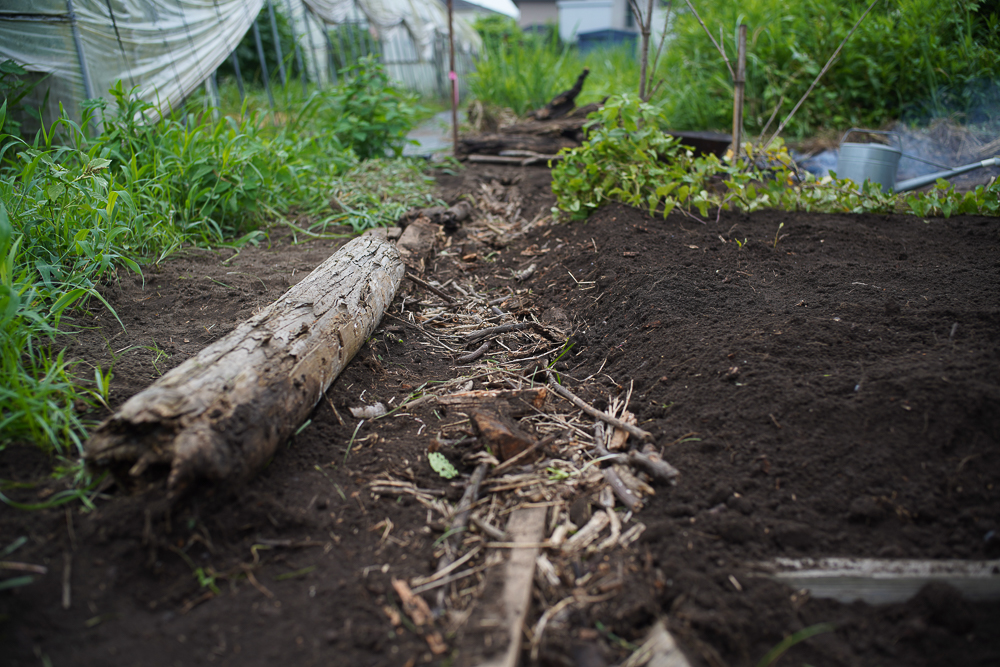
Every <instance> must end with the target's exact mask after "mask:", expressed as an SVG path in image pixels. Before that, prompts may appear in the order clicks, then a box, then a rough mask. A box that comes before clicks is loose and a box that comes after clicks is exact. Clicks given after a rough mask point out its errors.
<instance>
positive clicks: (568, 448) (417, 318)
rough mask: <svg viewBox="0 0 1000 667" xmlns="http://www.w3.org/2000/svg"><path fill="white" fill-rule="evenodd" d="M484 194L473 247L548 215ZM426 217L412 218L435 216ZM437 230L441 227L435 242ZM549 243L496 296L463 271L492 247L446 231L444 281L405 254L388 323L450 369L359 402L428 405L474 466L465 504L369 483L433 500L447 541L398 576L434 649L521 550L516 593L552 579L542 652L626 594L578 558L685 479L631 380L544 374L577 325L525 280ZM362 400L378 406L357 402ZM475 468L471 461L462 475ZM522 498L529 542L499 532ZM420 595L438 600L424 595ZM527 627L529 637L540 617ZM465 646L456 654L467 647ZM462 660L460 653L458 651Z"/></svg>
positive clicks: (512, 193) (408, 412)
mask: <svg viewBox="0 0 1000 667" xmlns="http://www.w3.org/2000/svg"><path fill="white" fill-rule="evenodd" d="M511 157H513V156H511ZM475 200H476V201H475V206H474V207H472V209H471V212H470V214H469V217H468V219H467V220H466V221H465V223H464V224H463V229H464V230H465V232H466V238H469V239H471V240H472V242H474V243H478V244H480V245H485V246H490V247H492V248H501V249H502V247H503V246H504V245H505V244H506V243H508V242H509V240H510V238H516V237H517V236H520V235H523V234H525V233H527V231H529V230H530V229H532V228H534V227H536V226H540V225H545V224H548V222H549V220H550V218H547V217H542V216H540V217H538V218H535V219H534V220H531V221H527V220H525V219H524V218H522V217H521V215H520V213H521V208H522V202H521V199H520V196H519V194H518V191H517V186H516V184H507V185H504V184H501V183H499V182H497V181H491V182H489V183H483V184H482V185H481V187H480V191H479V192H478V193H476V197H475ZM425 213H426V210H424V212H420V215H419V216H418V217H417V219H421V218H426V217H428V216H427V215H425ZM553 236H554V235H553ZM443 238H444V237H443V236H442V235H439V236H438V242H439V243H442V239H443ZM552 242H553V243H555V241H554V240H553V241H552ZM453 244H454V246H453ZM550 249H551V248H549V241H546V242H545V244H544V247H541V248H539V247H538V246H537V245H536V246H534V247H533V248H531V249H529V250H528V251H526V252H525V253H522V254H523V255H524V258H521V257H518V258H516V259H517V261H518V262H520V263H521V265H520V268H516V269H514V270H513V271H512V272H511V276H510V278H509V281H510V282H509V283H508V285H507V286H506V287H505V288H503V289H501V290H499V291H489V290H488V289H487V287H486V285H485V283H483V282H479V281H478V279H477V278H475V277H473V276H470V275H469V273H468V272H469V270H470V269H469V262H468V261H464V260H463V258H464V257H468V256H470V255H473V254H474V255H476V256H477V257H483V258H487V259H488V255H489V251H488V250H483V249H474V250H473V251H470V250H469V248H468V246H467V244H466V243H465V242H463V243H462V244H461V247H459V244H458V243H455V242H454V241H453V240H447V239H446V240H444V241H443V249H442V248H436V249H435V251H434V254H433V259H430V260H428V261H433V262H435V263H436V264H437V265H438V267H439V268H440V263H441V262H451V263H452V267H453V269H454V270H453V271H452V272H451V273H450V274H449V275H455V276H456V277H453V278H451V279H449V280H443V281H438V280H433V279H432V278H430V277H428V276H424V277H418V276H417V275H411V273H417V270H416V269H414V265H413V264H412V263H411V265H410V273H408V274H407V277H408V278H410V283H411V285H410V286H409V288H408V290H407V294H405V295H404V297H403V299H402V303H401V304H399V302H397V304H394V305H393V308H392V309H391V310H390V311H389V313H388V317H387V318H386V325H387V326H391V327H393V328H392V331H393V334H392V335H394V336H395V335H404V334H402V333H397V332H406V334H405V335H413V336H414V337H415V338H416V339H417V340H419V341H420V343H419V344H420V345H421V346H424V347H425V348H426V350H427V353H428V354H436V355H442V356H444V355H446V356H447V358H448V359H449V360H451V363H452V367H453V368H454V373H455V377H453V378H451V379H449V380H446V381H444V382H434V383H430V382H428V383H425V384H423V385H421V386H420V387H417V388H415V389H412V391H411V393H410V394H409V395H408V396H407V397H406V398H404V399H403V400H402V401H400V402H399V403H398V404H396V405H390V406H388V408H387V411H386V412H385V413H383V414H380V415H378V416H370V413H358V414H355V412H354V409H352V414H354V415H355V417H357V418H365V419H393V418H398V417H404V418H417V415H416V414H414V411H415V410H417V409H423V410H426V409H433V410H434V411H435V415H436V417H437V418H438V419H437V424H436V425H431V424H433V423H434V422H433V421H430V420H428V421H429V423H428V425H429V428H428V432H427V433H426V434H425V435H424V436H422V437H427V438H428V440H427V442H428V444H429V445H430V444H431V443H433V447H434V451H437V452H441V453H442V454H444V455H445V456H446V457H448V458H449V459H450V460H451V461H452V462H453V463H454V464H455V465H456V467H458V468H459V470H464V471H466V474H465V475H464V476H463V477H460V478H458V479H455V480H452V482H451V483H452V484H453V485H458V486H459V487H460V488H462V489H463V491H464V493H463V496H462V499H461V501H459V502H457V503H453V502H449V501H448V500H447V499H446V498H445V495H446V492H445V490H444V487H445V485H444V484H442V488H437V489H432V488H421V487H418V486H417V485H416V484H414V483H413V481H412V480H413V479H414V477H413V475H412V472H411V473H409V474H408V475H403V476H404V477H406V479H400V478H399V477H400V476H401V475H400V474H390V473H384V474H382V475H380V476H379V477H378V478H376V479H374V480H372V481H371V482H370V483H369V486H368V488H369V491H370V492H371V494H372V496H373V497H375V498H376V500H377V499H378V498H379V497H383V498H385V499H387V500H390V501H394V500H395V499H396V498H398V497H400V496H403V495H406V496H410V497H412V498H414V499H415V500H417V502H419V503H420V504H421V505H422V506H424V507H425V508H426V510H427V526H428V529H429V530H430V531H431V534H435V533H436V534H437V536H438V537H437V538H436V540H435V549H436V550H435V553H434V558H435V559H436V560H437V567H435V568H429V570H428V571H426V572H424V573H422V574H421V575H420V576H415V577H413V578H411V579H409V580H408V581H404V580H400V579H395V580H393V588H394V590H395V591H396V594H397V595H398V596H399V598H400V603H401V608H402V613H403V614H405V616H406V617H407V618H409V619H411V620H412V622H413V625H414V626H415V627H417V628H419V629H420V633H421V634H422V635H423V636H424V638H425V639H426V641H427V643H428V646H429V648H430V649H431V651H432V653H434V654H435V655H440V654H442V653H443V652H445V651H447V650H449V648H448V647H447V646H446V645H445V643H444V641H443V639H441V638H442V634H441V630H444V631H445V634H446V635H447V636H448V637H449V638H450V637H452V636H457V637H461V636H462V633H463V632H465V630H467V629H468V625H469V623H470V622H471V621H470V620H469V619H470V618H473V619H474V618H475V617H474V615H473V614H474V609H475V607H476V605H477V604H481V603H482V600H484V598H483V596H484V592H485V591H486V590H487V587H488V582H489V581H490V579H491V577H493V578H494V579H495V578H496V577H497V576H499V577H501V579H502V578H503V576H505V575H504V574H503V571H504V570H505V568H503V567H498V565H500V564H502V563H509V562H511V559H512V558H514V555H515V554H521V556H518V558H517V562H518V563H520V564H519V565H518V572H519V574H518V580H519V581H520V588H519V590H518V595H523V591H524V586H528V587H529V588H530V587H531V586H536V587H538V586H540V587H549V588H550V589H551V590H550V591H549V592H547V593H546V594H545V595H542V596H534V597H533V598H532V599H535V598H537V599H540V600H550V601H551V602H550V603H548V604H547V605H543V608H542V609H538V610H536V613H537V615H535V616H534V618H538V619H539V621H538V622H533V623H534V625H535V630H536V636H537V638H538V639H537V641H533V642H532V646H531V649H532V654H533V655H536V656H537V654H538V650H539V648H540V642H541V641H542V633H544V631H545V629H546V627H547V626H548V627H549V628H551V627H554V626H553V624H557V623H559V622H561V621H559V619H560V618H562V615H563V613H564V611H565V610H569V609H570V608H572V609H582V608H585V607H586V606H588V605H590V604H594V603H595V602H597V601H599V600H604V599H608V598H609V597H611V596H614V595H617V594H618V591H619V590H620V589H621V582H622V578H623V576H624V574H623V573H619V572H615V571H612V572H610V573H609V572H602V573H600V574H599V575H598V574H597V573H585V574H583V575H582V576H581V575H580V574H579V573H578V572H575V571H574V562H575V563H577V567H579V563H580V561H581V559H583V560H586V559H587V556H588V555H589V554H594V553H605V554H606V553H609V552H612V551H614V550H623V549H629V548H632V545H634V543H635V542H636V541H637V540H638V539H639V538H640V536H641V535H642V534H643V532H644V531H645V528H646V527H645V525H644V524H643V523H642V522H641V521H639V520H638V519H637V517H638V516H639V515H640V513H641V511H642V508H643V499H644V498H647V497H648V496H650V495H653V494H655V493H656V490H657V487H658V486H659V485H666V484H672V483H675V482H676V478H677V476H678V475H679V472H678V471H677V470H676V468H674V467H673V466H671V465H670V464H669V463H668V462H666V461H664V460H663V458H662V456H661V452H660V451H659V450H658V449H657V446H656V444H654V442H653V440H654V437H653V434H652V433H650V432H648V431H646V430H645V429H643V428H641V427H640V426H639V424H638V419H637V418H636V416H635V414H634V413H632V412H631V411H629V409H628V408H629V402H630V399H631V393H632V391H631V387H628V388H627V390H622V388H621V387H620V386H618V390H617V391H614V392H613V393H612V395H610V396H608V395H607V393H606V392H607V390H606V389H605V388H604V387H603V386H600V385H597V384H596V382H595V383H592V384H590V383H589V381H590V378H588V380H585V381H583V382H582V383H580V382H577V381H576V380H573V379H572V378H570V377H568V376H567V375H566V374H565V373H562V374H561V377H560V378H558V379H557V378H556V377H555V375H554V374H553V373H552V372H551V364H552V363H553V361H554V359H556V358H557V356H558V355H561V354H563V350H564V349H565V343H566V341H567V339H568V338H569V333H570V332H569V331H565V330H561V329H560V328H559V327H558V326H553V324H552V323H551V322H548V321H543V320H540V319H539V318H540V313H539V312H537V311H535V310H533V307H532V302H531V295H530V293H529V291H528V289H527V288H526V285H527V283H526V282H525V281H527V280H529V279H530V278H532V277H535V278H537V277H538V276H539V275H544V274H545V271H546V265H545V262H544V259H538V260H536V261H531V260H530V259H525V258H544V256H545V255H546V253H547V252H548V251H549V250H550ZM522 284H524V285H525V287H522V286H521V285H522ZM573 383H576V384H573ZM571 386H572V389H571V388H570V387H571ZM616 386H617V385H616ZM601 394H603V395H604V396H603V397H602V398H606V399H607V406H608V407H607V409H606V410H598V409H596V408H595V407H594V406H593V405H592V404H591V403H590V402H587V401H585V400H583V398H581V396H587V397H595V398H596V396H598V395H601ZM562 399H565V401H564V400H562ZM368 407H373V406H364V407H363V408H361V409H365V408H368ZM361 415H364V416H363V417H362V416H361ZM498 424H500V425H502V426H503V428H502V429H501V428H499V427H498V426H497V425H498ZM501 431H503V432H506V433H507V434H508V435H510V434H513V435H514V436H516V437H514V438H513V440H516V442H507V440H504V439H503V438H501V437H500V436H499V435H497V434H498V433H501ZM508 440H509V439H508ZM504 443H506V444H504ZM659 444H661V445H662V444H663V443H659ZM487 447H488V449H489V453H487V451H486V449H487ZM460 452H461V453H460ZM473 467H474V468H475V472H474V473H473V474H471V475H470V474H468V472H469V471H470V470H472V468H473ZM577 499H583V500H584V501H585V503H586V504H588V506H590V507H593V512H592V513H591V514H588V516H586V517H584V518H583V519H582V520H581V521H580V523H581V524H582V525H577V524H575V523H574V522H573V520H571V518H570V509H571V505H573V503H574V501H575V500H577ZM529 509H530V510H533V511H532V514H533V515H535V516H539V514H538V512H541V515H540V516H542V517H543V518H544V521H543V522H542V524H541V525H542V527H541V528H540V529H538V530H537V531H536V530H535V529H532V530H531V531H529V532H530V533H531V537H530V539H529V538H528V537H526V536H524V535H522V536H520V537H519V536H518V535H513V534H510V533H508V532H506V531H503V530H501V529H500V528H499V526H504V525H505V524H507V523H508V518H511V517H513V516H515V515H520V516H525V515H523V514H522V513H523V512H526V511H528V510H529ZM386 534H387V533H386ZM522 552H524V553H522ZM598 560H600V559H598ZM595 567H596V566H595ZM494 572H496V573H497V574H493V573H494ZM525 573H527V574H525ZM489 590H491V591H492V590H493V589H489ZM421 593H426V594H429V595H432V596H433V599H432V597H428V598H427V600H424V598H422V597H421V595H420V594H421ZM490 594H494V595H499V594H500V593H499V591H493V593H490ZM560 605H562V606H561V607H560ZM392 610H393V607H392V606H391V605H389V606H387V608H386V611H385V613H386V615H387V616H388V617H389V619H390V622H391V623H393V624H394V625H396V624H397V621H398V622H399V623H403V624H405V619H403V618H398V619H397V618H395V617H394V616H393V613H395V614H396V615H397V616H398V615H399V613H400V612H399V611H395V612H393V611H392ZM539 615H540V616H539ZM541 620H544V623H541V624H539V622H540V621H541ZM463 628H464V630H463ZM526 631H527V634H528V636H529V638H531V637H532V634H531V628H530V627H529V628H527V629H526ZM456 633H457V635H456ZM521 634H522V633H520V632H515V633H514V634H513V635H510V637H511V638H513V637H514V635H516V636H517V637H518V638H519V637H520V635H521ZM498 637H499V635H498ZM439 641H440V643H438V642H439ZM507 641H508V640H506V639H505V640H504V642H505V643H504V647H499V646H498V647H496V648H497V650H498V651H499V652H500V653H498V654H497V656H499V655H500V654H501V653H502V654H503V655H505V656H509V655H511V653H509V652H508V650H507V648H509V646H508V645H507V644H506V642H507ZM517 641H519V639H518V640H517ZM459 643H461V642H460V641H459ZM657 646H658V645H657ZM458 648H459V653H460V654H461V653H462V651H463V648H462V646H459V647H458ZM653 648H655V647H653ZM657 650H659V649H657ZM653 654H657V653H656V651H653ZM651 655H652V654H651ZM657 655H658V654H657ZM456 664H464V658H461V657H460V658H459V659H458V661H457V662H456ZM484 664H492V663H486V662H484ZM498 664H500V663H498ZM651 664H652V663H651ZM667 664H669V663H667Z"/></svg>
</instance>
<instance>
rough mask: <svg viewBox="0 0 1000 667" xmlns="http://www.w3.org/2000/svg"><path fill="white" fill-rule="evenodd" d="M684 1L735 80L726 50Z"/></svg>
mask: <svg viewBox="0 0 1000 667" xmlns="http://www.w3.org/2000/svg"><path fill="white" fill-rule="evenodd" d="M876 1H877V0H876ZM684 2H686V3H687V6H688V9H690V10H691V11H692V12H693V13H694V17H695V18H696V19H698V23H700V24H701V27H702V28H704V30H705V34H706V35H708V38H709V39H710V40H712V44H714V45H715V48H716V50H717V51H718V52H719V53H720V54H721V55H722V60H723V61H725V63H726V69H728V70H729V77H730V78H731V79H733V80H734V81H735V80H736V72H734V71H733V66H732V65H731V64H730V63H729V57H728V56H727V55H726V50H725V49H724V48H722V47H721V46H719V43H718V42H717V41H715V37H712V31H711V30H709V29H708V26H707V25H705V22H704V21H702V20H701V15H700V14H698V10H697V9H695V8H694V5H692V4H691V0H684Z"/></svg>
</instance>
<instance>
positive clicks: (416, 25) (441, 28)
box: [302, 0, 482, 61]
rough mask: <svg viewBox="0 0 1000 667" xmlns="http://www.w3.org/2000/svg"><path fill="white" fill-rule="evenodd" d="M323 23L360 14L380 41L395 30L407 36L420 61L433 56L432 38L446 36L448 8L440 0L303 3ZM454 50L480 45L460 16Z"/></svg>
mask: <svg viewBox="0 0 1000 667" xmlns="http://www.w3.org/2000/svg"><path fill="white" fill-rule="evenodd" d="M302 1H303V2H304V3H305V5H306V6H307V7H308V8H309V9H310V11H312V13H313V14H314V15H316V16H317V17H319V18H320V19H321V20H322V21H324V22H326V23H336V24H340V23H349V22H351V21H353V20H355V19H354V17H355V16H356V12H358V11H360V12H361V13H362V14H363V15H364V17H365V19H366V20H367V23H368V25H369V27H370V28H371V29H373V30H374V31H375V32H376V33H377V34H378V36H379V38H380V39H381V38H382V37H383V36H385V35H386V34H388V33H389V32H391V31H392V30H393V29H394V28H397V27H400V26H401V27H403V28H405V29H406V31H407V33H409V35H410V38H411V39H412V40H413V43H414V45H415V46H416V48H417V53H418V54H420V57H421V59H422V60H425V61H426V60H431V59H432V58H433V57H434V37H435V35H441V34H443V35H447V34H448V9H447V6H446V5H445V4H444V3H443V2H441V0H302ZM453 23H454V29H455V48H456V49H459V50H461V51H464V52H466V53H473V52H478V51H479V49H480V47H481V46H482V40H481V39H480V37H479V33H477V32H476V31H475V29H474V28H473V27H472V26H471V25H470V24H469V22H468V21H466V20H464V19H462V18H461V17H457V16H456V17H454V22H453Z"/></svg>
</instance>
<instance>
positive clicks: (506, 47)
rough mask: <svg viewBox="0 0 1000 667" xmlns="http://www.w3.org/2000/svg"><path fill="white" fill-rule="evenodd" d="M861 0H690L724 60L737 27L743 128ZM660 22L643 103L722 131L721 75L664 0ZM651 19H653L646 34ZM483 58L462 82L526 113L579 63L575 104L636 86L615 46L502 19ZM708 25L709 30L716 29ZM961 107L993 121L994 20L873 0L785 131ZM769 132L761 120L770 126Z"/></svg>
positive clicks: (633, 70) (941, 0)
mask: <svg viewBox="0 0 1000 667" xmlns="http://www.w3.org/2000/svg"><path fill="white" fill-rule="evenodd" d="M868 4H869V2H868V1H867V0H846V1H845V0H785V1H784V2H776V1H775V0H746V1H745V2H739V3H733V2H730V1H729V0H697V1H696V2H694V5H695V7H696V8H697V9H698V12H699V14H700V15H701V16H702V18H703V19H704V20H705V22H706V24H707V25H708V27H709V29H710V30H712V32H713V34H715V35H716V39H719V37H720V36H721V37H722V38H723V44H724V47H725V49H726V52H727V54H728V57H729V59H730V61H732V62H735V60H736V53H735V39H734V36H735V34H736V30H737V27H738V26H739V24H740V23H743V24H746V25H747V26H748V28H749V38H748V44H747V83H746V112H745V117H746V129H747V130H748V131H750V132H759V131H760V130H761V129H762V127H763V125H764V124H765V123H766V122H767V120H768V118H769V116H770V115H771V112H772V110H773V109H774V108H775V107H776V106H777V105H778V102H779V100H782V98H783V99H784V102H783V104H782V106H781V111H782V114H784V113H786V112H787V111H789V110H790V109H791V108H792V106H793V105H794V104H795V102H796V101H797V100H798V99H799V97H800V96H801V95H802V94H803V93H804V92H805V91H806V89H807V88H808V87H809V85H810V83H812V81H813V79H814V78H815V76H816V75H817V74H818V73H819V71H820V70H821V69H822V67H823V65H824V64H825V63H826V61H827V59H828V58H829V57H830V56H831V55H832V54H833V53H834V51H835V50H836V49H837V46H838V45H839V44H840V42H841V40H843V38H844V37H845V36H847V34H848V33H849V32H850V30H851V28H852V27H853V26H854V24H855V22H856V21H857V19H858V18H859V17H860V16H861V14H862V13H863V12H864V10H865V9H866V8H867V6H868ZM673 5H674V9H673V10H672V11H671V12H670V17H671V27H670V30H669V31H668V39H667V42H666V44H665V46H664V50H663V56H662V58H661V60H660V63H659V67H658V68H657V71H656V73H655V75H654V81H658V80H662V84H661V85H660V86H659V88H657V89H656V93H655V95H654V96H653V101H656V102H659V103H661V109H662V113H663V115H664V116H665V118H666V119H667V122H668V123H669V125H670V126H671V127H673V128H674V129H680V130H682V129H699V130H704V129H713V128H714V129H723V130H724V129H726V128H728V127H729V126H730V125H731V123H732V97H733V91H732V81H731V78H730V76H729V72H728V71H727V70H726V66H725V63H724V62H723V60H722V58H721V57H720V56H719V53H718V52H717V51H716V50H715V47H714V46H713V45H712V43H711V40H709V38H708V36H707V35H706V34H705V31H704V29H703V28H702V27H701V25H699V23H698V21H697V19H696V18H695V16H694V14H693V13H691V12H690V11H689V10H688V9H687V8H686V6H684V5H683V4H682V3H673ZM660 27H661V26H657V27H656V30H659V29H660ZM481 30H482V32H483V34H484V44H485V47H484V53H483V55H482V56H481V58H480V61H479V62H478V64H477V71H476V73H475V74H474V75H473V76H472V77H471V79H470V89H471V92H472V94H473V95H474V96H475V97H476V98H477V99H479V100H481V101H482V102H484V103H488V104H495V105H499V106H505V107H510V108H511V109H514V110H515V111H516V112H517V113H518V114H523V113H524V112H526V111H527V110H529V109H533V108H538V107H540V106H542V105H543V104H544V103H545V102H547V101H548V100H549V99H550V98H551V97H552V96H553V95H555V94H556V93H558V92H559V91H561V90H565V89H566V88H568V87H569V86H570V85H572V83H573V80H574V78H575V77H576V76H577V75H578V74H579V73H580V71H581V69H582V68H583V67H584V66H588V67H590V69H591V74H590V77H589V78H588V80H587V85H586V87H585V88H584V94H583V95H581V97H580V98H579V101H580V103H582V104H585V103H587V102H591V101H594V100H597V99H601V98H603V97H604V96H606V95H610V94H617V93H624V92H631V91H635V90H637V89H638V79H639V74H638V68H639V66H638V61H637V58H636V57H635V55H634V54H633V53H631V52H629V50H628V49H627V48H625V47H617V48H612V49H606V50H598V51H596V52H592V53H589V54H587V55H586V57H584V56H581V55H580V53H579V52H578V51H577V50H576V49H575V48H573V47H570V46H569V45H566V44H562V43H560V42H559V40H558V39H557V38H556V37H555V36H551V35H550V36H547V37H538V36H535V35H527V34H522V33H520V32H519V31H516V30H514V29H513V28H512V27H511V26H509V25H508V26H506V27H503V26H498V25H493V24H489V25H486V26H484V27H483V28H481ZM720 31H721V35H720ZM956 112H957V113H960V114H964V116H965V118H966V120H968V121H970V122H977V123H981V122H1000V19H998V10H997V7H996V3H993V4H992V5H988V4H987V3H984V2H981V1H980V0H882V1H881V2H879V3H878V4H877V5H876V6H875V8H874V10H873V11H872V13H871V14H870V15H869V16H868V17H867V18H866V19H865V20H864V21H863V22H862V23H861V25H860V27H859V28H858V30H857V32H856V33H855V34H854V35H853V36H852V37H851V38H850V40H849V41H848V42H847V45H846V46H845V48H844V50H843V51H842V52H841V54H840V56H839V58H838V59H837V61H836V62H835V63H834V64H833V66H832V67H831V68H830V70H829V71H828V72H827V73H826V74H825V75H824V77H823V79H822V80H821V81H820V84H819V86H818V87H817V88H816V89H815V90H814V91H813V92H812V94H811V95H810V97H809V98H808V100H807V101H806V103H805V104H804V105H803V107H802V108H801V109H800V110H799V111H798V112H797V113H796V115H795V117H794V118H793V120H792V122H791V124H790V125H789V126H788V128H787V130H786V131H787V134H788V135H789V136H793V137H802V136H805V135H807V134H809V133H812V132H815V131H816V130H818V129H822V128H840V129H845V128H847V127H850V126H866V127H877V126H880V125H882V124H884V123H887V122H888V121H891V120H896V119H902V120H907V121H924V120H927V119H929V118H931V117H934V116H941V115H948V114H952V113H956ZM772 129H773V127H772Z"/></svg>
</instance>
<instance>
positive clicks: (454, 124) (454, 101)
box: [448, 0, 458, 155]
mask: <svg viewBox="0 0 1000 667" xmlns="http://www.w3.org/2000/svg"><path fill="white" fill-rule="evenodd" d="M452 5H453V0H448V54H449V55H448V78H449V79H451V154H452V155H455V151H457V150H458V74H456V73H455V26H454V25H453V20H454V18H453V16H452V14H453V8H452Z"/></svg>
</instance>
